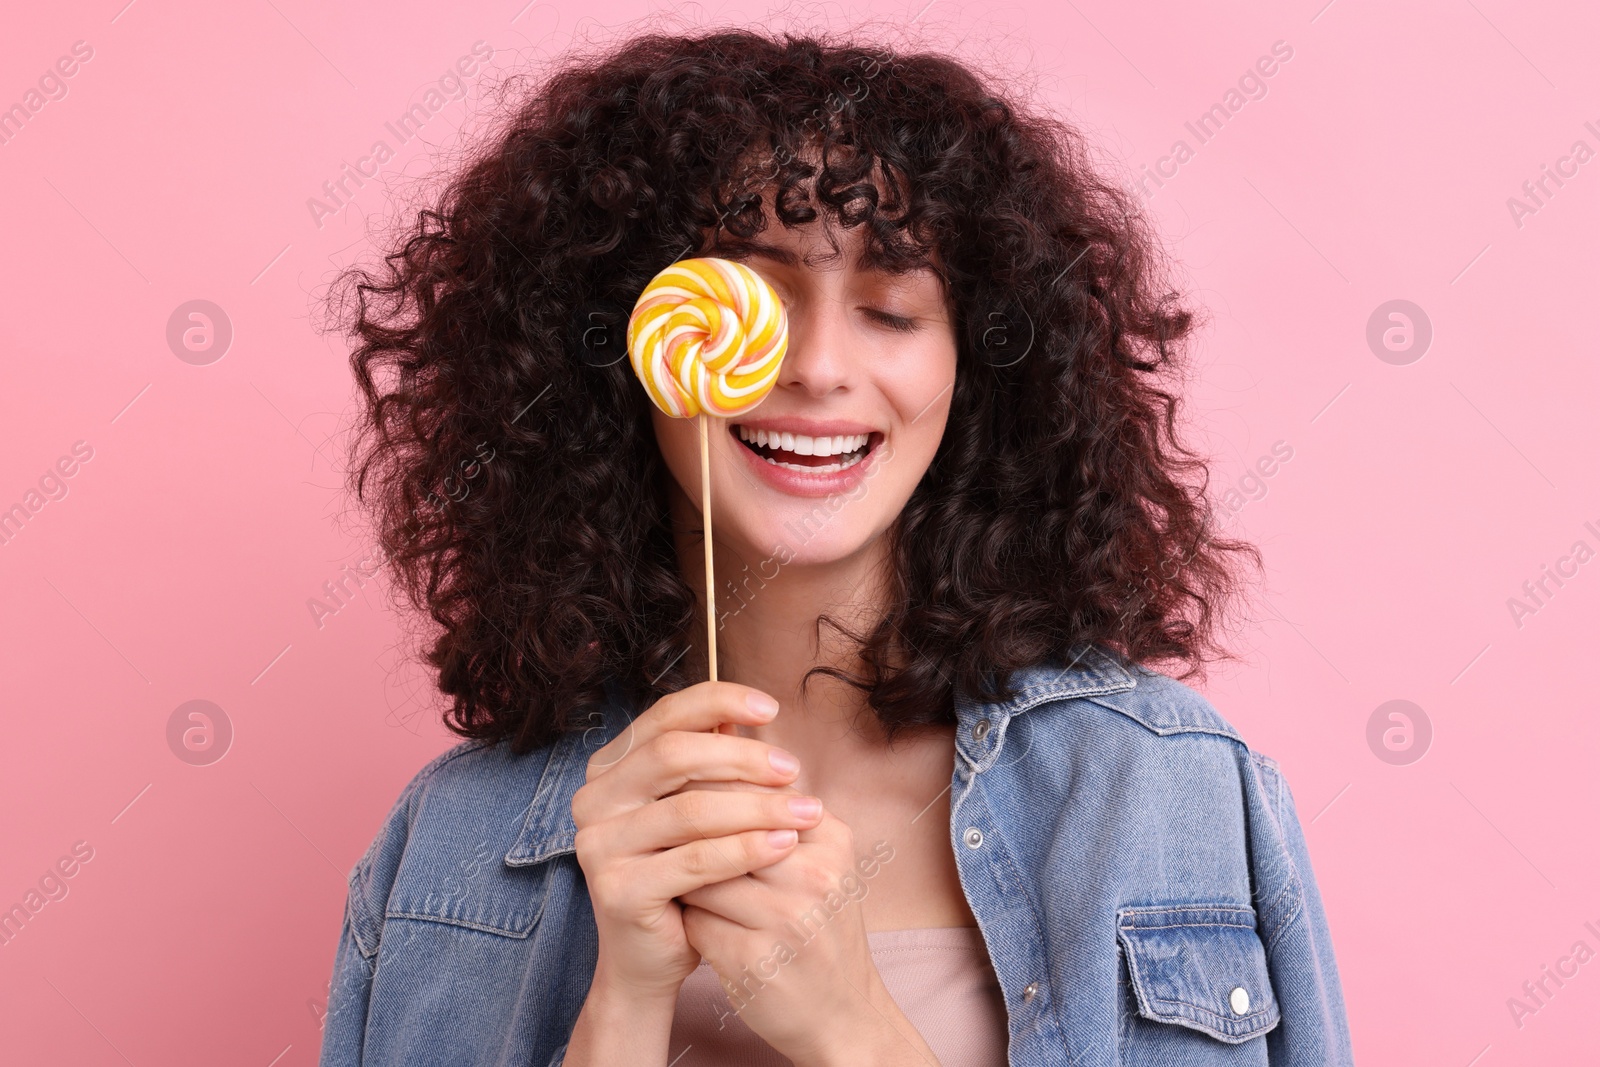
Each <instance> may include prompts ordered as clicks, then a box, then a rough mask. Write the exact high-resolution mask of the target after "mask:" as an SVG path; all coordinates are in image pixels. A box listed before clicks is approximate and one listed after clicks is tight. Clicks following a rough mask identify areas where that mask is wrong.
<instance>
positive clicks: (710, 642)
mask: <svg viewBox="0 0 1600 1067" xmlns="http://www.w3.org/2000/svg"><path fill="white" fill-rule="evenodd" d="M709 420H710V416H708V415H706V414H705V413H704V412H701V413H700V417H699V421H700V514H701V517H702V519H703V520H704V523H705V528H706V648H707V656H708V657H709V663H710V668H709V669H710V672H711V680H712V681H713V682H714V681H716V680H717V597H716V592H717V583H716V580H715V578H714V577H713V576H712V571H711V442H710V441H709V439H708V437H707V431H706V425H707V423H708V422H709Z"/></svg>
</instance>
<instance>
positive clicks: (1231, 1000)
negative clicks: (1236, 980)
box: [1228, 985, 1250, 1015]
mask: <svg viewBox="0 0 1600 1067" xmlns="http://www.w3.org/2000/svg"><path fill="white" fill-rule="evenodd" d="M1228 1005H1229V1006H1230V1007H1232V1008H1233V1013H1234V1014H1235V1015H1243V1014H1244V1013H1245V1012H1247V1011H1249V1010H1250V993H1249V991H1248V990H1246V989H1245V987H1244V986H1242V985H1236V986H1234V987H1233V992H1232V993H1229V994H1228Z"/></svg>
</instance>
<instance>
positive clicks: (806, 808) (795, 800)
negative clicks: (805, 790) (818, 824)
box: [789, 797, 822, 819]
mask: <svg viewBox="0 0 1600 1067" xmlns="http://www.w3.org/2000/svg"><path fill="white" fill-rule="evenodd" d="M789 810H790V811H792V812H794V813H795V814H796V815H798V816H799V817H800V818H802V819H814V818H816V816H817V812H819V811H821V810H822V801H820V800H818V799H817V798H816V797H791V798H790V800H789Z"/></svg>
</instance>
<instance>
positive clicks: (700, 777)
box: [572, 730, 799, 826]
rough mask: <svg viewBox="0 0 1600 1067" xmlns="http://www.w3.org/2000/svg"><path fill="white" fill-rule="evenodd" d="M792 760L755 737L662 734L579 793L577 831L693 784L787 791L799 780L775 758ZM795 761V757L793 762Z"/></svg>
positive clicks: (574, 807)
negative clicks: (730, 784) (744, 785)
mask: <svg viewBox="0 0 1600 1067" xmlns="http://www.w3.org/2000/svg"><path fill="white" fill-rule="evenodd" d="M774 755H777V756H779V757H782V756H787V755H789V754H788V753H786V752H783V750H781V749H779V748H777V747H776V746H773V745H769V744H767V743H766V742H765V741H757V740H756V739H755V738H753V737H726V736H723V735H721V734H708V733H686V732H684V731H681V730H675V731H673V732H671V733H667V734H662V735H661V736H660V737H657V738H655V739H653V740H651V741H649V742H646V743H645V744H644V745H643V746H641V747H640V748H638V749H636V750H635V751H634V752H632V753H630V754H629V755H628V757H627V758H626V759H624V760H623V761H622V762H621V763H620V764H618V765H617V766H616V767H615V768H614V769H612V770H611V771H609V772H607V773H606V774H604V775H602V776H601V777H599V778H597V779H595V780H594V781H591V782H588V783H586V784H584V785H583V786H581V787H579V789H578V791H577V792H576V793H575V794H574V795H573V798H572V818H573V822H574V823H576V824H577V825H578V826H585V825H589V824H591V823H598V822H604V821H605V820H607V819H612V818H615V817H616V816H618V815H621V814H623V813H624V812H628V811H632V810H633V809H634V808H638V807H642V806H644V805H645V804H648V803H650V802H652V801H655V800H659V799H660V798H662V797H664V796H667V795H668V794H670V793H674V792H676V791H678V790H680V789H682V788H683V787H684V786H685V785H686V784H688V783H690V782H717V781H720V782H737V781H746V782H750V783H751V784H753V785H759V786H774V787H777V786H785V785H789V784H791V783H792V782H793V781H794V780H795V778H796V777H798V775H799V771H798V769H794V770H785V769H784V768H783V767H780V766H778V765H776V764H774V763H773V760H772V757H773V756H774ZM791 758H792V757H791Z"/></svg>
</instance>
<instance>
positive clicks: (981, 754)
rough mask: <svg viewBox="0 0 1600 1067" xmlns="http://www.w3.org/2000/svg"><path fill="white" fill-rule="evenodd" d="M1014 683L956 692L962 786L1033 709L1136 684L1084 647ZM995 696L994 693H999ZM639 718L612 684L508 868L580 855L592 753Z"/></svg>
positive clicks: (573, 733) (568, 751) (526, 821)
mask: <svg viewBox="0 0 1600 1067" xmlns="http://www.w3.org/2000/svg"><path fill="white" fill-rule="evenodd" d="M1010 683H1011V690H1012V695H1011V698H1010V699H1009V700H1004V701H999V700H974V699H972V698H970V697H968V696H966V695H965V694H964V693H961V692H960V691H959V690H958V691H957V693H956V697H955V712H956V752H957V754H958V755H959V757H960V762H961V765H960V766H958V768H957V773H958V774H959V775H960V776H961V778H962V779H963V780H966V779H967V778H969V777H971V776H972V775H973V774H975V773H977V772H979V771H982V770H985V769H986V768H987V767H989V766H990V765H991V764H993V762H994V760H995V759H996V757H997V756H998V754H999V750H1000V745H1001V742H1002V741H1003V740H1004V738H1005V733H1006V727H1007V726H1008V725H1009V724H1010V722H1011V720H1012V719H1013V718H1016V717H1017V716H1019V715H1022V714H1023V713H1024V712H1027V711H1028V710H1029V709H1031V708H1035V707H1038V706H1039V705H1040V704H1044V703H1048V702H1049V701H1052V700H1060V699H1063V698H1067V697H1086V696H1099V695H1103V694H1106V693H1117V692H1121V691H1123V690H1127V689H1132V688H1134V686H1135V684H1136V682H1135V680H1134V676H1133V675H1132V674H1131V673H1129V671H1128V669H1127V668H1126V666H1125V665H1124V662H1123V661H1122V660H1121V659H1119V658H1117V657H1116V656H1114V655H1113V654H1112V653H1109V652H1108V651H1106V650H1104V649H1102V648H1101V647H1099V646H1097V645H1093V644H1083V645H1079V646H1077V648H1076V650H1075V652H1074V654H1073V655H1072V656H1071V657H1070V658H1069V660H1068V662H1067V663H1066V665H1065V666H1061V665H1060V664H1059V662H1051V663H1046V664H1042V665H1040V666H1036V667H1025V668H1022V669H1020V670H1017V671H1014V672H1013V673H1012V674H1011V677H1010ZM989 691H990V692H993V687H992V686H991V687H990V690H989ZM636 715H637V711H636V710H635V709H634V708H633V707H632V706H631V705H630V704H629V702H628V701H626V700H625V699H624V698H623V697H622V695H621V694H620V693H619V692H618V690H617V689H616V688H615V686H613V685H611V684H609V683H608V684H607V686H606V700H605V703H604V704H603V705H602V707H601V708H600V709H599V710H598V711H596V712H594V713H593V714H592V715H591V716H590V721H589V722H588V724H587V727H586V728H578V729H573V730H569V731H568V732H566V733H564V734H562V736H561V737H560V738H559V739H557V740H556V742H555V743H554V744H553V745H552V746H551V747H550V750H549V757H548V759H547V761H546V763H545V766H544V771H543V772H542V773H541V774H540V775H539V784H538V786H537V788H536V789H535V790H534V794H533V799H532V800H531V801H530V802H529V804H528V806H527V808H526V809H525V812H526V815H525V817H524V818H523V821H522V829H521V831H520V832H519V833H518V834H517V838H516V840H515V841H514V842H513V843H512V845H511V849H510V850H509V851H508V852H507V853H506V855H505V862H506V863H507V864H508V865H509V866H513V867H525V866H530V865H532V864H536V863H542V862H544V861H545V860H548V859H552V858H554V857H556V856H560V855H563V854H565V853H568V852H572V851H574V849H575V845H574V841H575V839H576V837H577V833H578V830H577V827H576V826H575V825H574V824H573V821H572V795H573V794H574V793H576V792H577V791H578V788H579V787H580V786H582V785H583V783H584V781H585V779H586V777H587V772H588V760H589V754H590V753H592V752H594V751H595V750H596V749H598V748H599V747H600V746H602V745H604V744H606V743H607V742H608V741H610V740H611V739H612V738H614V737H616V736H617V735H618V734H619V733H621V732H622V731H623V730H624V729H626V728H627V726H628V724H629V723H631V722H632V721H633V719H634V718H635V717H636ZM578 726H579V727H583V726H584V724H583V723H579V724H578Z"/></svg>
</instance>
